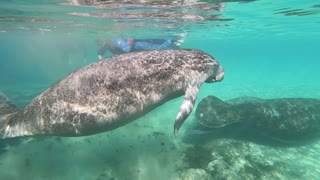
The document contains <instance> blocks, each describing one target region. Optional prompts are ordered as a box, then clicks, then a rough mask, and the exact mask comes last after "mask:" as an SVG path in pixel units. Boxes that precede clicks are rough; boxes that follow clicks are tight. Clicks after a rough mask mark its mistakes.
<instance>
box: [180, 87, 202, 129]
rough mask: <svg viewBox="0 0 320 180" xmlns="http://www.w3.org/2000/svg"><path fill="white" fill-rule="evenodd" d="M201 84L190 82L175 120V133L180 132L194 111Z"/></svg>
mask: <svg viewBox="0 0 320 180" xmlns="http://www.w3.org/2000/svg"><path fill="white" fill-rule="evenodd" d="M201 85H202V83H197V82H195V83H190V84H188V86H187V88H186V92H185V95H184V100H183V102H182V105H181V107H180V111H179V113H178V115H177V117H176V121H175V122H174V134H176V133H177V132H178V130H179V128H180V127H181V125H182V124H183V122H184V121H185V120H186V119H187V117H188V116H189V115H190V113H191V112H192V109H193V106H194V103H195V100H196V98H197V94H198V92H199V88H200V86H201Z"/></svg>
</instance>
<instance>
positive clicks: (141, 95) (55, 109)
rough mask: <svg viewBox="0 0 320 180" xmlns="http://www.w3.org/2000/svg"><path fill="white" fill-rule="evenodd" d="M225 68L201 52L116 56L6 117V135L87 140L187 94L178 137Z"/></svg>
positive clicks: (1, 123)
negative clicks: (200, 95)
mask: <svg viewBox="0 0 320 180" xmlns="http://www.w3.org/2000/svg"><path fill="white" fill-rule="evenodd" d="M223 77H224V70H223V68H222V67H221V66H220V64H219V63H218V62H217V61H216V60H215V59H214V58H213V57H212V56H210V55H209V54H207V53H204V52H202V51H200V50H192V49H181V50H154V51H142V52H134V53H127V54H122V55H118V56H113V57H111V58H107V59H104V60H101V61H98V62H95V63H92V64H89V65H87V66H85V67H82V68H80V69H78V70H76V71H74V72H72V73H71V74H69V75H67V76H66V77H64V78H63V79H61V80H60V81H58V82H57V83H55V84H53V85H52V86H51V87H49V88H48V89H47V90H45V91H44V92H42V93H41V94H40V95H38V96H37V97H35V98H34V99H33V100H32V101H31V102H30V103H29V104H28V105H27V106H26V107H24V108H23V109H21V110H18V111H16V112H13V113H10V114H6V115H4V116H3V118H2V120H1V121H0V130H1V132H0V136H1V137H2V138H12V137H19V136H35V135H52V136H70V137H74V136H87V135H92V134H97V133H102V132H105V131H110V130H113V129H115V128H118V127H121V126H123V125H125V124H127V123H129V122H131V121H133V120H135V119H137V118H139V117H141V116H143V115H144V114H146V113H148V112H150V111H151V110H153V109H154V108H156V107H158V106H160V105H161V104H163V103H165V102H167V101H169V100H171V99H173V98H176V97H179V96H182V95H184V100H183V102H182V105H181V107H180V111H179V112H178V114H177V116H176V120H175V123H174V133H177V131H178V130H179V128H180V127H181V125H182V124H183V122H184V121H185V119H186V118H187V117H188V116H189V114H190V113H191V111H192V109H193V106H194V103H195V99H196V96H197V93H198V91H199V88H200V86H201V85H202V84H203V83H204V82H207V83H213V82H218V81H221V80H223Z"/></svg>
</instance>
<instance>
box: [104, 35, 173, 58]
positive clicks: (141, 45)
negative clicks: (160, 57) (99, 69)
mask: <svg viewBox="0 0 320 180" xmlns="http://www.w3.org/2000/svg"><path fill="white" fill-rule="evenodd" d="M174 42H175V41H174V40H172V39H122V38H117V39H114V40H113V41H112V48H111V49H110V51H111V52H112V53H114V54H120V53H127V52H131V51H143V50H158V49H177V48H178V46H177V45H176V44H175V43H174Z"/></svg>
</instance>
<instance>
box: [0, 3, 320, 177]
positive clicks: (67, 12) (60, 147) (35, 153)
mask: <svg viewBox="0 0 320 180" xmlns="http://www.w3.org/2000/svg"><path fill="white" fill-rule="evenodd" d="M117 2H119V1H117ZM131 2H132V3H127V4H126V3H125V2H124V1H123V2H122V3H114V2H113V3H111V4H107V3H99V2H96V3H94V4H90V3H89V4H85V3H83V2H80V1H71V2H64V1H58V0H45V1H41V2H38V1H23V0H2V1H1V2H0V47H1V48H0V57H1V59H0V91H2V92H4V93H5V94H6V95H7V96H8V97H9V98H10V99H11V101H12V102H14V103H15V104H17V105H18V106H19V107H23V106H25V105H26V104H27V103H28V102H30V101H31V100H32V99H33V98H34V97H35V96H37V95H38V94H39V93H41V92H42V91H43V90H45V89H47V88H48V87H49V86H50V85H51V84H52V83H54V82H56V81H57V80H59V79H61V78H62V77H64V76H65V75H67V74H68V73H70V72H72V71H73V70H75V69H77V68H80V67H82V66H85V65H86V64H89V63H92V62H95V61H97V59H98V57H97V51H98V46H97V45H96V42H95V41H96V40H97V39H101V38H112V37H117V36H126V37H137V38H145V37H181V35H184V36H183V37H181V38H183V39H184V43H183V44H182V47H183V48H196V49H201V50H203V51H205V52H207V53H209V54H211V55H212V56H214V57H215V58H216V59H217V60H218V61H219V62H220V63H221V65H222V66H223V67H224V68H225V79H224V80H223V81H222V82H219V83H215V84H205V85H204V86H202V88H201V90H200V92H199V95H198V99H197V103H198V102H199V101H200V100H201V99H202V98H204V97H206V96H208V95H215V96H217V97H219V98H221V99H224V100H226V99H231V98H235V97H239V96H255V97H260V98H283V97H312V98H320V83H319V77H320V71H319V70H318V69H319V67H320V61H319V60H320V51H319V47H320V2H316V1H307V0H300V1H298V0H288V1H283V2H282V1H281V2H278V1H275V2H274V1H271V0H257V1H247V2H245V1H240V2H237V1H229V0H228V1H226V2H223V1H213V0H212V1H200V2H196V1H188V0H185V1H184V4H182V5H181V2H180V1H167V2H164V1H154V2H151V1H146V2H144V3H142V2H139V1H131ZM148 2H149V3H148ZM181 102H182V98H178V99H174V100H172V101H170V102H168V103H166V104H164V105H163V106H161V107H159V108H157V109H155V110H154V111H152V112H151V113H149V114H147V115H146V116H144V117H142V118H140V119H138V120H136V121H135V122H133V123H130V124H128V125H126V126H124V127H121V128H119V129H116V130H114V131H111V132H106V133H102V134H98V135H93V136H88V137H80V138H57V137H47V138H41V139H39V138H24V139H21V140H19V143H18V142H6V143H4V142H2V143H1V148H2V151H1V154H0V179H32V180H33V179H52V180H53V179H84V180H87V179H93V180H98V179H100V180H102V179H117V180H118V179H119V180H122V179H124V180H126V179H141V180H145V179H146V180H148V179H151V178H152V179H159V180H160V179H184V180H186V179H307V178H309V179H318V177H320V171H319V169H320V167H319V163H318V161H319V160H320V159H319V157H320V156H319V152H320V142H318V141H316V142H313V143H310V144H306V145H303V146H286V147H278V146H275V147H274V146H271V147H270V146H268V145H265V144H259V143H256V142H251V141H239V140H236V139H229V138H223V137H222V138H220V139H214V140H211V141H210V138H209V140H207V141H206V142H202V143H189V142H185V141H184V137H185V136H187V135H188V131H187V128H188V127H189V126H190V124H192V122H194V121H195V117H194V113H192V114H191V116H190V117H189V118H188V119H187V122H186V124H184V125H183V127H182V129H181V132H180V133H179V134H178V135H176V136H175V135H173V132H172V131H173V130H172V129H173V122H174V118H175V116H176V113H177V112H178V110H179V107H180V104H181ZM203 138H205V139H208V137H207V136H206V135H204V137H203Z"/></svg>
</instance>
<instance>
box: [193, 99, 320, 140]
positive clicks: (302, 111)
mask: <svg viewBox="0 0 320 180" xmlns="http://www.w3.org/2000/svg"><path fill="white" fill-rule="evenodd" d="M196 119H197V120H198V122H199V123H200V124H201V125H202V126H205V127H206V129H210V128H211V129H216V128H221V127H225V126H230V125H232V124H236V126H239V127H240V126H241V127H243V126H245V127H247V128H246V130H247V131H254V132H256V133H261V134H264V135H266V136H268V137H271V138H274V139H278V140H298V139H303V138H308V137H311V136H318V135H319V132H320V99H314V98H278V99H261V98H255V97H242V98H236V99H231V100H228V101H223V100H221V99H219V98H217V97H215V96H208V97H206V98H204V99H203V100H202V101H201V102H200V103H199V105H198V106H197V109H196ZM236 126H233V128H236Z"/></svg>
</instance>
